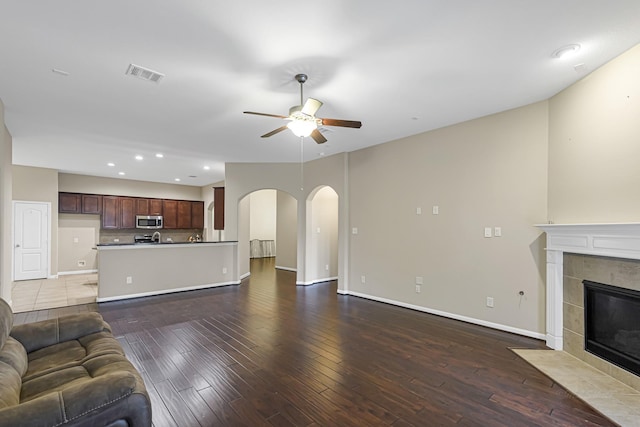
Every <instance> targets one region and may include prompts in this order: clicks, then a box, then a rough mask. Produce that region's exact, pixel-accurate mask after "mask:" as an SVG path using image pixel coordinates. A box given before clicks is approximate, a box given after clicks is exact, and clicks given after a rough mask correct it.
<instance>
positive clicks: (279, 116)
mask: <svg viewBox="0 0 640 427" xmlns="http://www.w3.org/2000/svg"><path fill="white" fill-rule="evenodd" d="M243 113H244V114H255V115H256V116H267V117H276V118H278V119H286V118H287V116H281V115H280V114H267V113H256V112H255V111H243Z"/></svg>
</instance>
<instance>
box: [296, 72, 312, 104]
mask: <svg viewBox="0 0 640 427" xmlns="http://www.w3.org/2000/svg"><path fill="white" fill-rule="evenodd" d="M308 78H309V76H307V75H306V74H296V80H297V81H298V83H300V108H302V105H303V104H304V97H303V96H302V85H303V84H304V82H306V81H307V79H308Z"/></svg>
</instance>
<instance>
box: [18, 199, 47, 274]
mask: <svg viewBox="0 0 640 427" xmlns="http://www.w3.org/2000/svg"><path fill="white" fill-rule="evenodd" d="M13 218H14V224H13V233H14V238H13V245H14V252H13V260H14V269H13V271H14V280H32V279H44V278H46V277H47V274H48V268H47V267H48V265H49V204H48V203H38V202H14V205H13Z"/></svg>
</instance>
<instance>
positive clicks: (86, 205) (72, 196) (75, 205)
mask: <svg viewBox="0 0 640 427" xmlns="http://www.w3.org/2000/svg"><path fill="white" fill-rule="evenodd" d="M58 212H60V213H74V214H80V213H83V214H100V213H101V212H102V196H100V195H97V194H81V193H62V192H61V193H58Z"/></svg>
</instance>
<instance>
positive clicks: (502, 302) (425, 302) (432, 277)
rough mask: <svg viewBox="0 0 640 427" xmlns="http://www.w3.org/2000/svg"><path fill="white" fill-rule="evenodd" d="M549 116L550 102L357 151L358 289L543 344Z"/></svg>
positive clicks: (354, 267)
mask: <svg viewBox="0 0 640 427" xmlns="http://www.w3.org/2000/svg"><path fill="white" fill-rule="evenodd" d="M547 120H548V108H547V102H539V103H536V104H533V105H529V106H525V107H522V108H518V109H514V110H510V111H506V112H503V113H499V114H495V115H492V116H487V117H483V118H480V119H476V120H472V121H469V122H465V123H460V124H457V125H453V126H450V127H447V128H442V129H439V130H435V131H431V132H427V133H423V134H419V135H415V136H412V137H408V138H405V139H402V140H398V141H394V142H389V143H385V144H381V145H377V146H374V147H370V148H366V149H363V150H359V151H356V152H352V153H350V157H349V158H350V161H349V182H350V188H349V194H350V195H351V197H350V200H349V204H350V218H349V220H350V227H352V228H357V230H358V232H357V234H352V235H351V236H350V237H351V243H350V246H351V252H350V259H351V264H350V266H349V268H350V271H351V277H350V281H349V282H350V291H351V292H353V293H355V294H356V295H362V296H368V297H372V298H374V299H378V300H381V301H386V302H392V303H396V304H399V305H404V306H408V307H411V308H416V309H419V310H424V311H429V312H433V313H436V314H443V315H446V316H449V317H454V318H458V319H461V320H467V321H472V322H474V323H480V324H485V325H487V326H492V327H497V328H499V329H504V330H510V331H512V332H516V333H520V334H523V335H529V336H534V337H541V336H542V335H543V334H544V332H545V308H544V307H545V284H544V278H545V273H544V267H545V254H544V244H545V242H544V238H543V235H542V233H541V232H540V231H538V230H537V229H535V228H534V227H533V224H536V223H541V222H542V223H544V222H546V216H547V205H546V200H547V199H546V196H547V135H548V128H547ZM434 206H437V207H438V212H439V213H438V214H437V215H434V214H433V213H432V212H433V207H434ZM418 208H420V209H421V213H420V214H418V213H417V212H418ZM485 227H488V228H489V229H490V231H491V233H492V234H493V233H494V232H495V229H494V227H501V230H502V236H501V237H492V238H485V237H484V229H485ZM363 278H364V279H363ZM417 278H418V279H417ZM419 278H422V282H423V284H422V285H421V289H420V293H417V292H416V284H417V282H419V281H420V279H419ZM363 281H364V283H363ZM520 291H522V292H524V295H522V296H520V295H519V292H520ZM487 297H490V298H493V302H494V307H493V308H491V307H488V306H487Z"/></svg>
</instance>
